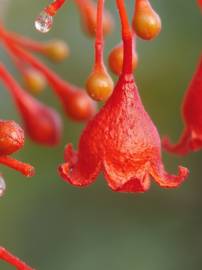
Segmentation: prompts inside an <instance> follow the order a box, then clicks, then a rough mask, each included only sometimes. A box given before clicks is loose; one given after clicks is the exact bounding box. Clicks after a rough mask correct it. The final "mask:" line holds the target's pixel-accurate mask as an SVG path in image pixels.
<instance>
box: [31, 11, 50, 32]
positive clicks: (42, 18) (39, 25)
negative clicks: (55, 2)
mask: <svg viewBox="0 0 202 270" xmlns="http://www.w3.org/2000/svg"><path fill="white" fill-rule="evenodd" d="M34 24H35V28H36V29H37V30H38V31H39V32H41V33H47V32H48V31H50V29H51V28H52V25H53V17H52V16H51V15H49V14H48V13H47V12H46V11H44V10H43V11H42V12H41V13H40V14H39V16H38V17H37V18H36V21H35V23H34Z"/></svg>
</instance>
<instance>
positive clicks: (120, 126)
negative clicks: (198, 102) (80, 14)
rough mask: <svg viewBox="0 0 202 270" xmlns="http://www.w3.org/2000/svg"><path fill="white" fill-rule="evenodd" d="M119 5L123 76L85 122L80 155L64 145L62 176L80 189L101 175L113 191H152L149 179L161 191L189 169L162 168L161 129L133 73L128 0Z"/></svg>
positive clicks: (169, 186)
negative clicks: (169, 170) (170, 170)
mask: <svg viewBox="0 0 202 270" xmlns="http://www.w3.org/2000/svg"><path fill="white" fill-rule="evenodd" d="M100 1H101V0H100ZM116 2H117V7H118V9H119V13H120V17H121V22H122V36H123V45H124V62H123V69H122V74H121V76H120V78H119V80H118V83H117V85H116V87H115V89H114V92H113V94H112V95H111V97H110V98H109V99H108V101H107V102H106V104H105V105H104V107H103V108H102V109H101V110H100V112H98V113H97V115H96V116H95V117H94V118H93V119H92V120H91V121H90V122H89V123H88V124H87V127H86V128H85V130H84V132H83V134H82V135H81V138H80V142H79V149H78V152H76V151H74V150H73V149H72V146H71V145H67V146H66V149H65V155H64V156H65V163H64V164H62V165H61V166H60V167H59V174H60V176H61V177H62V178H63V179H64V180H65V181H68V182H70V183H71V184H73V185H75V186H79V187H84V186H87V185H89V184H91V183H92V182H94V181H95V178H96V177H97V175H98V174H99V173H100V172H101V171H102V172H103V173H104V176H105V178H106V180H107V182H108V185H109V187H110V188H112V189H113V190H114V191H123V192H144V191H146V190H148V189H149V187H150V177H153V178H154V180H155V181H156V182H157V183H158V184H159V185H160V186H161V187H167V188H174V187H177V186H179V185H180V184H181V183H182V182H183V181H184V179H185V178H186V177H187V175H188V170H187V169H186V168H184V167H179V173H178V175H176V176H175V175H170V174H168V173H167V172H166V171H165V169H164V165H163V163H162V157H161V141H160V138H159V134H158V131H157V129H156V127H155V125H154V124H153V122H152V120H151V119H150V117H149V115H148V114H147V112H146V111H145V109H144V107H143V105H142V102H141V99H140V97H139V93H138V90H137V87H136V85H135V82H134V77H133V74H132V34H131V30H130V26H129V23H128V19H127V15H126V10H125V6H124V1H123V0H117V1H116Z"/></svg>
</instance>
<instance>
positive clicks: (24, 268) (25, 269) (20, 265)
mask: <svg viewBox="0 0 202 270" xmlns="http://www.w3.org/2000/svg"><path fill="white" fill-rule="evenodd" d="M0 259H1V260H4V261H5V262H8V263H9V264H11V265H13V266H15V267H16V269H18V270H33V268H31V267H29V266H28V265H27V264H26V263H24V262H23V261H21V260H20V259H18V258H17V257H16V256H14V255H13V254H11V253H10V252H9V251H7V250H6V249H5V248H3V247H0Z"/></svg>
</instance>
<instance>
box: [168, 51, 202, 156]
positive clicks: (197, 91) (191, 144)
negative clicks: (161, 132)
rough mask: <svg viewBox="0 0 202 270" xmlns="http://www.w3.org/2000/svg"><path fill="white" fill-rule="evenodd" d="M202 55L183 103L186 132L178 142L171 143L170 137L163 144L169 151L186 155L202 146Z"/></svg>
mask: <svg viewBox="0 0 202 270" xmlns="http://www.w3.org/2000/svg"><path fill="white" fill-rule="evenodd" d="M201 98H202V55H201V57H200V61H199V65H198V67H197V70H196V73H195V74H194V77H193V79H192V81H191V83H190V86H189V88H188V90H187V93H186V95H185V99H184V103H183V112H182V113H183V118H184V122H185V129H184V132H183V134H182V136H181V138H180V140H179V142H178V143H177V144H174V145H171V144H170V142H169V140H168V138H165V139H164V140H163V146H164V148H165V149H166V150H168V151H169V152H172V153H175V154H179V155H185V154H187V153H188V152H190V151H197V150H199V149H201V148H202V106H201Z"/></svg>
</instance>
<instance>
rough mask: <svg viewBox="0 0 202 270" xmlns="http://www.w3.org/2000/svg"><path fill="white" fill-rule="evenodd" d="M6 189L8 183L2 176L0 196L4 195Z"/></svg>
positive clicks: (0, 179)
mask: <svg viewBox="0 0 202 270" xmlns="http://www.w3.org/2000/svg"><path fill="white" fill-rule="evenodd" d="M5 190H6V183H5V181H4V179H3V177H2V176H0V197H2V196H3V195H4V193H5Z"/></svg>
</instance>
